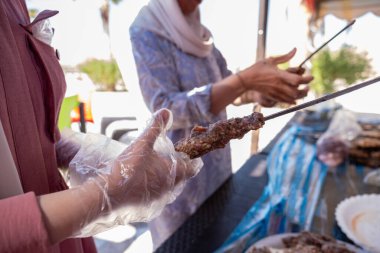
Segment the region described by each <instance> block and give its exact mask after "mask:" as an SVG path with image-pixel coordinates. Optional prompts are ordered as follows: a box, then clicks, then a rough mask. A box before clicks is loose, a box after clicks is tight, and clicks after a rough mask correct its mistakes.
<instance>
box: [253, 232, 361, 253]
mask: <svg viewBox="0 0 380 253" xmlns="http://www.w3.org/2000/svg"><path fill="white" fill-rule="evenodd" d="M282 242H283V244H284V248H283V249H274V248H270V247H260V248H257V247H253V248H251V249H250V250H249V251H248V252H247V253H271V252H276V253H280V252H282V253H293V252H294V253H354V252H353V251H352V250H350V249H348V248H347V247H346V246H345V245H344V244H343V243H341V242H338V241H337V240H335V239H334V238H332V237H329V236H325V235H320V234H316V233H310V232H301V233H300V234H298V235H295V236H289V237H285V238H284V239H283V240H282Z"/></svg>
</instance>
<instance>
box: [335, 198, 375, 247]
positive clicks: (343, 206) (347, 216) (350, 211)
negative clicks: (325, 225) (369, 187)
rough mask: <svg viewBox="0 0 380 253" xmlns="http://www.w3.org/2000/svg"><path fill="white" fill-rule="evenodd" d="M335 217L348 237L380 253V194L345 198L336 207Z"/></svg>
mask: <svg viewBox="0 0 380 253" xmlns="http://www.w3.org/2000/svg"><path fill="white" fill-rule="evenodd" d="M335 217H336V220H337V222H338V225H339V227H340V228H341V229H342V231H343V232H344V233H345V234H346V235H347V237H348V238H350V239H351V240H352V241H353V242H355V243H356V244H357V245H360V246H361V247H363V248H364V249H365V250H367V251H368V252H371V253H380V194H368V195H367V194H366V195H358V196H354V197H350V198H347V199H345V200H343V201H342V202H341V203H340V204H339V205H338V207H337V208H336V211H335Z"/></svg>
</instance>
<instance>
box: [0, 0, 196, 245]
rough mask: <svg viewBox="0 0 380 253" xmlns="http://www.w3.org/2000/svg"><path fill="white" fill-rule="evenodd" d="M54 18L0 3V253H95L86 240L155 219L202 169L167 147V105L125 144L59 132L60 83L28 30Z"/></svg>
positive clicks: (18, 1)
mask: <svg viewBox="0 0 380 253" xmlns="http://www.w3.org/2000/svg"><path fill="white" fill-rule="evenodd" d="M57 13H58V12H57V11H43V12H41V13H40V14H39V15H38V16H37V17H36V18H35V19H34V21H33V22H32V23H31V22H30V18H29V15H28V10H27V6H26V3H25V1H24V0H3V1H0V34H1V36H0V56H1V57H0V139H1V141H0V158H1V162H0V174H1V176H0V213H1V215H2V218H1V221H0V226H1V232H0V252H9V253H15V252H23V253H25V252H41V253H42V252H49V253H50V252H51V253H65V252H67V253H79V252H81V253H93V252H96V247H95V244H94V242H93V240H92V238H91V237H89V236H91V235H93V234H95V233H98V232H102V231H104V230H106V229H110V228H112V227H114V226H116V225H120V224H125V223H126V222H135V221H148V220H150V219H152V218H154V217H155V216H157V215H158V214H159V213H160V212H161V210H162V209H163V207H164V206H165V205H166V204H167V203H169V202H171V201H173V199H174V198H175V197H176V195H177V194H178V193H179V192H180V191H181V188H182V187H183V185H184V183H185V181H186V180H187V179H188V178H190V177H192V176H193V175H194V174H196V173H197V171H198V169H199V168H200V166H201V163H198V162H201V161H200V160H198V161H195V162H194V161H190V160H189V159H187V158H186V157H184V156H182V155H181V154H180V153H177V152H175V151H174V147H173V145H172V143H171V141H170V140H169V139H168V138H167V137H166V135H165V133H166V130H167V129H168V128H170V125H171V122H172V118H171V117H172V116H171V112H170V111H169V110H165V109H163V110H160V111H159V112H157V113H155V114H154V116H153V120H152V122H151V123H150V124H149V126H148V127H147V129H146V130H145V131H144V132H143V133H142V135H141V136H140V137H138V138H137V140H136V141H135V142H133V143H132V144H131V145H130V146H128V147H125V146H124V145H122V144H121V143H117V142H115V141H112V140H110V139H107V138H106V137H105V136H101V135H96V134H87V135H84V134H80V133H74V132H71V133H66V132H65V133H62V134H61V133H60V132H59V130H58V128H57V118H58V113H59V109H60V105H61V102H62V99H63V97H64V94H65V89H66V84H65V79H64V75H63V71H62V68H61V66H60V64H59V62H58V59H57V58H58V55H57V53H56V51H55V50H54V49H53V48H52V47H51V46H50V45H49V44H47V43H46V42H49V39H48V40H45V39H46V38H44V32H45V30H44V27H42V28H43V29H40V30H38V29H35V28H36V27H40V28H41V25H43V24H45V23H44V22H45V21H46V20H47V19H48V18H49V17H52V16H54V15H56V14H57ZM45 28H46V27H45ZM45 35H46V34H45ZM61 166H65V167H66V166H69V170H70V177H71V181H70V182H71V183H72V186H73V187H72V188H70V189H69V188H68V186H67V185H66V183H65V181H64V179H63V178H62V176H61V174H60V173H59V170H58V167H61ZM11 175H15V177H12V176H11ZM6 186H8V187H6ZM17 186H19V187H17Z"/></svg>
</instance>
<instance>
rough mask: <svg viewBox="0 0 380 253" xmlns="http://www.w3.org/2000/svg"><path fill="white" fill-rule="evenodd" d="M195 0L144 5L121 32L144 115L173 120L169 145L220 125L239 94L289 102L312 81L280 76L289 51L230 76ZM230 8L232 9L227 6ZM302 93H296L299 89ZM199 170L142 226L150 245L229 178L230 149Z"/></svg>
mask: <svg viewBox="0 0 380 253" xmlns="http://www.w3.org/2000/svg"><path fill="white" fill-rule="evenodd" d="M201 2H202V1H201V0H150V2H149V3H148V4H147V5H146V6H144V7H143V8H142V9H141V10H140V12H139V14H138V15H137V17H136V18H135V20H134V22H133V23H132V24H131V26H130V28H129V33H130V38H131V43H132V49H133V50H132V51H133V55H134V59H135V63H136V68H137V72H138V76H139V84H140V88H141V91H142V95H143V97H144V100H145V103H146V105H147V106H148V108H149V110H150V111H151V112H154V111H157V110H159V109H160V108H168V109H170V110H171V111H172V112H173V115H174V118H175V121H174V123H173V128H172V130H171V131H170V132H169V133H168V134H169V137H170V138H171V140H172V141H173V142H174V143H175V142H177V141H178V140H180V139H182V138H184V137H186V136H188V135H190V131H191V129H192V128H193V126H194V125H202V126H208V125H209V124H211V123H214V122H216V121H218V120H225V119H226V117H227V116H226V106H228V105H229V104H231V103H233V102H234V100H235V99H237V98H238V97H239V96H241V95H242V94H243V93H244V92H246V91H254V92H255V95H254V97H255V99H256V102H259V103H260V104H262V105H263V106H273V105H274V104H275V103H277V102H286V103H290V104H294V103H295V102H296V100H297V99H300V98H303V97H305V96H306V95H307V92H308V87H307V85H303V84H308V83H309V82H310V81H311V80H312V79H313V78H312V77H311V76H308V75H303V72H304V70H303V69H297V68H290V69H288V70H287V71H286V70H280V69H279V68H278V67H277V65H278V64H280V63H285V62H287V61H289V60H290V59H291V58H292V57H293V56H294V55H295V53H296V49H293V50H291V51H290V52H289V53H287V54H284V55H281V56H278V57H269V58H267V59H264V60H262V61H258V62H256V63H255V64H253V65H252V66H250V67H248V68H246V69H244V70H242V71H240V72H238V73H235V74H233V73H232V72H231V71H230V70H228V69H227V64H226V61H225V59H224V57H223V55H222V54H221V52H220V51H219V50H218V49H217V48H216V47H215V45H214V43H213V38H212V34H211V32H210V31H209V30H208V29H207V28H206V27H205V26H203V25H202V23H201V22H200V11H199V4H200V3H201ZM231 7H232V6H231ZM301 85H302V86H306V87H302V86H301ZM202 160H203V162H204V168H203V169H202V170H201V172H200V173H199V174H198V175H197V176H196V177H194V178H192V179H191V180H190V181H189V183H188V184H187V185H186V187H185V189H184V191H183V192H182V194H181V195H180V196H179V197H178V198H177V199H176V201H175V202H174V203H172V204H170V205H168V206H167V207H166V208H165V209H164V211H163V213H162V214H161V215H160V216H159V217H158V218H156V219H155V220H153V221H152V222H150V224H149V226H150V230H151V233H152V239H153V243H154V247H155V248H157V247H158V246H159V245H160V244H161V243H162V242H163V241H165V240H166V239H167V238H168V237H169V236H170V235H171V234H172V233H173V232H174V231H175V230H176V229H177V228H178V227H179V226H180V225H181V224H182V223H183V222H184V221H185V220H186V218H187V217H189V216H190V215H191V214H193V213H194V212H195V211H196V210H197V208H198V207H199V206H200V205H201V204H202V202H203V201H204V200H205V199H206V198H207V197H209V196H210V195H211V194H212V193H213V192H214V191H215V190H216V189H217V188H218V187H219V186H220V185H221V184H222V183H223V182H224V181H225V180H226V179H227V178H228V177H229V176H230V174H231V154H230V147H229V146H228V145H227V146H226V147H225V148H224V149H218V150H215V151H212V152H210V153H209V154H206V155H205V156H203V157H202Z"/></svg>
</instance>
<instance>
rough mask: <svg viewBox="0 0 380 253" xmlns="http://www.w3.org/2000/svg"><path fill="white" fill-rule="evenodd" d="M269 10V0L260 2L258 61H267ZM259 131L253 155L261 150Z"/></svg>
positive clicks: (257, 108) (254, 135)
mask: <svg viewBox="0 0 380 253" xmlns="http://www.w3.org/2000/svg"><path fill="white" fill-rule="evenodd" d="M268 9H269V0H260V7H259V27H258V30H257V49H256V61H260V60H262V59H265V52H266V40H267V25H268ZM253 111H254V112H261V105H259V104H256V105H255V106H254V107H253ZM259 134H260V131H259V129H258V130H256V131H253V132H252V136H251V154H255V153H257V151H258V149H259Z"/></svg>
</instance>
